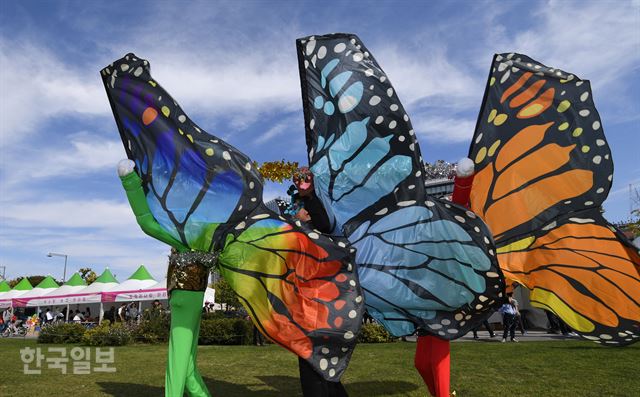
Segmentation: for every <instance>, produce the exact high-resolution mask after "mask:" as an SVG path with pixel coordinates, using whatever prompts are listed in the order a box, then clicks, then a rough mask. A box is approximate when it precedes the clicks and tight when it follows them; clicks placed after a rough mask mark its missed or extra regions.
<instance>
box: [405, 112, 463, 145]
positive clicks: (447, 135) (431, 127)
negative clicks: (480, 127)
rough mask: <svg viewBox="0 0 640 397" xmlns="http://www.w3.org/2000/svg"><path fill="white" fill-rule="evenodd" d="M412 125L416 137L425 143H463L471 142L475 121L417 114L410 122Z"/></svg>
mask: <svg viewBox="0 0 640 397" xmlns="http://www.w3.org/2000/svg"><path fill="white" fill-rule="evenodd" d="M412 124H413V128H414V130H415V131H416V133H417V134H418V136H422V137H424V138H425V139H426V140H427V141H432V142H433V141H438V142H446V143H464V142H470V141H471V137H472V136H473V131H474V129H475V126H476V121H475V120H471V119H464V118H455V117H451V118H446V117H439V116H433V115H429V114H426V115H422V114H418V116H417V117H415V118H414V119H413V120H412Z"/></svg>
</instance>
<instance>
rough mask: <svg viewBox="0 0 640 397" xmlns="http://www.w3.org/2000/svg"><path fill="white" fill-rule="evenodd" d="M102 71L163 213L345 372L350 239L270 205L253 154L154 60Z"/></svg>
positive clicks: (333, 376) (310, 348)
mask: <svg viewBox="0 0 640 397" xmlns="http://www.w3.org/2000/svg"><path fill="white" fill-rule="evenodd" d="M102 78H103V81H104V83H105V87H106V89H107V94H108V97H109V100H110V103H111V106H112V110H113V113H114V117H115V119H116V123H117V124H118V128H119V130H120V135H121V138H122V141H123V144H124V146H125V149H126V151H127V154H128V156H129V158H131V159H132V160H134V161H135V162H136V171H137V172H139V173H140V174H141V175H140V176H141V178H142V180H143V184H144V188H145V192H146V198H147V202H148V204H149V207H150V209H151V212H152V214H153V216H154V217H155V218H156V220H157V221H158V223H159V224H160V225H161V226H163V227H164V229H165V230H167V231H168V232H169V233H171V234H172V235H173V236H174V237H175V238H176V239H178V240H179V241H181V242H182V243H183V244H185V245H186V246H188V247H189V248H191V249H194V250H200V251H205V252H206V251H214V250H218V251H221V253H220V256H219V266H220V269H221V272H222V274H224V276H225V277H226V278H227V280H228V281H229V283H230V285H231V286H232V288H233V289H234V291H236V293H237V294H238V295H239V296H240V298H241V299H242V302H243V305H244V306H245V307H246V308H247V310H248V312H249V313H251V314H252V319H253V321H254V322H255V323H256V325H257V326H258V327H259V329H260V330H261V331H262V332H263V333H264V334H265V335H267V336H268V337H269V338H271V339H272V340H274V341H275V342H277V343H279V344H280V345H282V346H284V347H285V348H287V349H289V350H291V351H293V352H294V353H296V354H298V355H300V356H301V357H303V358H305V359H307V360H308V361H309V362H310V363H311V365H312V366H314V367H315V368H316V370H317V371H318V372H319V373H321V374H322V375H323V376H324V377H325V378H326V379H329V380H338V379H339V378H340V376H341V375H342V373H343V372H344V370H345V369H346V367H347V363H348V361H349V358H350V357H351V354H352V351H353V347H354V345H355V336H356V335H357V334H358V331H359V329H360V326H361V319H362V305H363V298H362V293H361V291H360V286H359V283H358V278H357V273H355V269H354V267H353V265H352V263H353V260H352V258H351V256H352V254H351V253H350V252H349V250H348V248H347V247H346V244H344V243H343V242H336V241H334V240H332V239H330V238H328V237H324V236H322V235H320V233H318V232H317V231H313V230H308V229H305V228H304V227H303V226H302V225H292V224H290V223H288V222H286V221H285V219H284V218H282V217H280V216H278V215H276V214H275V213H274V212H273V211H271V210H269V209H268V208H266V206H265V205H264V204H263V203H262V179H261V178H260V176H259V174H258V173H257V171H256V170H255V169H254V168H253V167H252V165H251V161H250V159H249V158H248V157H247V156H245V155H244V154H243V153H241V152H240V151H238V150H237V149H235V148H234V147H232V146H230V145H228V144H227V143H225V142H224V141H222V140H220V139H219V138H217V137H215V136H213V135H210V134H208V133H206V132H205V131H204V130H202V129H200V128H199V127H198V126H197V125H196V124H195V123H193V122H192V121H191V120H190V119H189V118H188V117H187V116H186V115H185V113H184V112H183V111H182V109H181V108H180V107H179V106H178V105H177V103H176V102H175V101H174V100H173V99H172V98H171V97H170V96H169V94H168V93H167V92H166V91H164V90H163V89H162V88H161V87H160V85H159V84H158V83H157V82H156V81H154V80H153V79H152V78H151V75H150V74H149V63H148V62H147V61H146V60H143V59H140V58H138V57H136V56H135V55H134V54H128V55H126V56H125V57H124V58H122V59H120V60H118V61H116V62H114V63H113V64H112V65H110V66H109V67H107V68H105V69H103V71H102Z"/></svg>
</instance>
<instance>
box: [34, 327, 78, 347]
mask: <svg viewBox="0 0 640 397" xmlns="http://www.w3.org/2000/svg"><path fill="white" fill-rule="evenodd" d="M85 331H86V328H85V327H84V326H83V325H82V324H78V323H53V324H46V325H44V326H43V327H42V328H41V329H40V335H38V343H79V342H81V341H82V336H83V335H84V333H85Z"/></svg>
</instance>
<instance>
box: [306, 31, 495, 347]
mask: <svg viewBox="0 0 640 397" xmlns="http://www.w3.org/2000/svg"><path fill="white" fill-rule="evenodd" d="M296 44H297V52H298V61H299V62H298V64H299V71H300V77H301V83H302V84H301V87H302V100H303V108H304V119H305V129H306V142H307V147H308V155H309V165H310V169H311V170H312V172H313V175H314V182H315V192H316V194H317V196H318V197H319V198H320V200H322V202H323V204H324V207H325V208H326V209H327V212H328V213H329V216H330V218H331V220H332V222H333V224H334V233H336V234H340V235H344V236H345V237H346V238H347V239H348V240H349V242H350V243H351V244H352V245H353V247H354V248H356V260H355V263H356V264H357V267H358V272H359V275H360V282H361V285H362V288H363V290H364V291H365V305H366V308H367V310H368V311H369V313H370V314H371V315H372V316H373V317H374V318H375V319H376V320H378V321H379V322H380V323H382V324H383V325H384V326H385V327H386V328H387V329H388V330H389V331H390V332H391V333H392V334H393V335H396V336H402V335H410V334H413V333H414V332H415V331H416V330H417V329H419V330H421V332H426V333H429V334H432V335H435V336H437V337H439V338H442V339H447V340H450V339H455V338H458V337H461V336H463V335H464V334H466V333H467V332H468V331H469V330H471V329H472V328H474V327H476V326H477V325H478V324H480V323H481V322H482V321H483V320H484V319H486V318H487V317H488V316H489V315H490V314H491V313H492V312H493V311H494V310H495V309H496V308H497V307H499V305H501V304H502V301H503V299H504V296H503V293H504V282H503V278H502V275H501V272H500V269H499V267H498V262H497V259H496V252H495V250H494V246H493V241H492V240H491V238H490V236H491V234H490V232H489V230H488V228H487V227H486V225H485V224H484V222H483V221H482V220H481V219H480V218H479V217H477V216H476V215H475V214H474V213H473V212H471V211H469V210H467V209H465V208H462V207H460V206H457V205H455V204H453V203H450V202H447V201H442V200H438V199H435V198H432V197H430V196H428V195H427V194H426V189H425V175H424V165H423V161H422V156H421V154H420V148H419V145H418V141H417V139H416V136H415V133H414V130H413V128H412V126H411V122H410V120H409V117H408V115H407V114H406V112H405V110H404V108H403V106H402V104H401V103H400V100H399V99H398V96H397V94H396V92H395V90H394V88H393V86H392V85H391V83H390V80H389V79H388V77H387V75H386V74H385V73H384V71H383V70H382V69H381V67H380V66H379V64H378V63H377V61H376V60H375V58H374V57H373V55H372V54H371V53H370V51H369V50H368V49H367V47H366V46H365V45H364V44H363V43H362V41H361V40H360V39H359V38H358V37H357V36H355V35H353V34H342V33H339V34H330V35H324V36H310V37H305V38H302V39H299V40H297V42H296Z"/></svg>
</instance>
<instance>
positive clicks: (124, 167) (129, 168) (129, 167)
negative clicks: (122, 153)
mask: <svg viewBox="0 0 640 397" xmlns="http://www.w3.org/2000/svg"><path fill="white" fill-rule="evenodd" d="M135 166H136V163H134V162H133V161H131V160H129V159H124V160H120V162H118V176H127V175H129V174H130V173H132V172H133V169H134V168H135Z"/></svg>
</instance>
